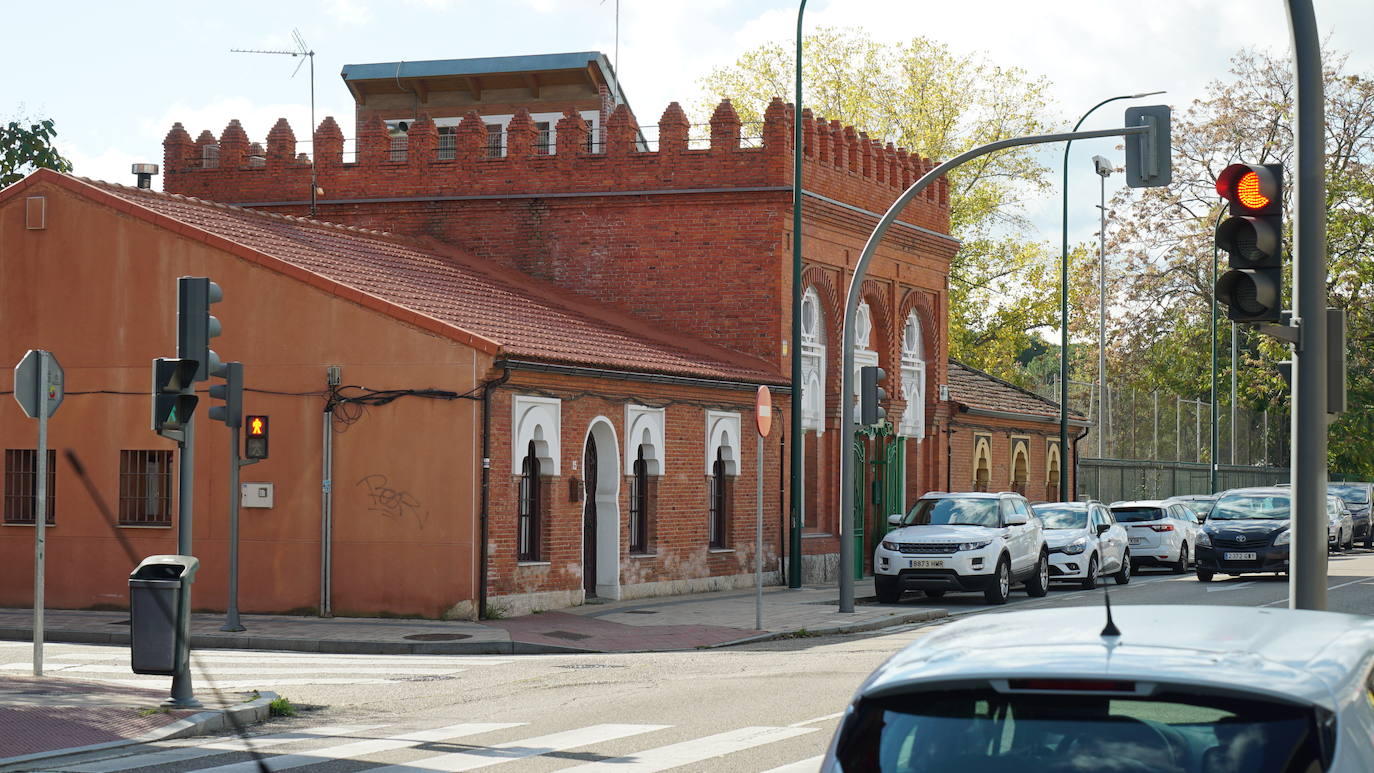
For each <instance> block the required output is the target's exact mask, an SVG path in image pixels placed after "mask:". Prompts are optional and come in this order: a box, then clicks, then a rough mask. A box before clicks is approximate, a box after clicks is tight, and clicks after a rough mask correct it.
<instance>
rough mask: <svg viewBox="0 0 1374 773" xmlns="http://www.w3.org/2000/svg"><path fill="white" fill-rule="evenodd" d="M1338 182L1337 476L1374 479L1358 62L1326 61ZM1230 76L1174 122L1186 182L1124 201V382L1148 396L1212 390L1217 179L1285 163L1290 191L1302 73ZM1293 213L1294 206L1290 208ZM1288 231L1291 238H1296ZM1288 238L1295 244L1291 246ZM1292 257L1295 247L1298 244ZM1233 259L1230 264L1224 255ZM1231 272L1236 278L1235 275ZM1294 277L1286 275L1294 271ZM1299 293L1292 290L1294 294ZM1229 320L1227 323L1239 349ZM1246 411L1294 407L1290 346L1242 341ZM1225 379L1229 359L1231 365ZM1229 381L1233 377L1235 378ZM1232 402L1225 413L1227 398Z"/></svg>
mask: <svg viewBox="0 0 1374 773" xmlns="http://www.w3.org/2000/svg"><path fill="white" fill-rule="evenodd" d="M1323 58H1324V61H1325V65H1326V77H1325V80H1326V89H1325V92H1326V138H1327V141H1326V166H1327V168H1326V174H1327V261H1328V271H1329V276H1328V292H1329V298H1330V302H1331V304H1332V305H1334V306H1340V307H1343V308H1345V309H1346V311H1347V314H1348V315H1349V326H1350V327H1349V331H1350V332H1349V343H1350V346H1349V348H1348V352H1349V356H1350V368H1349V381H1348V382H1347V383H1348V386H1349V396H1350V411H1349V412H1348V413H1346V414H1345V415H1344V416H1343V417H1341V419H1340V420H1339V421H1337V422H1336V423H1334V424H1333V425H1332V426H1331V434H1330V461H1331V465H1332V469H1333V470H1334V471H1339V472H1344V473H1348V474H1352V475H1361V476H1366V479H1369V477H1370V476H1374V445H1372V444H1371V438H1372V437H1374V350H1372V347H1371V346H1370V344H1371V343H1374V262H1371V261H1370V259H1369V251H1370V245H1371V244H1374V77H1372V76H1371V74H1367V73H1366V74H1350V73H1347V72H1346V71H1345V68H1346V57H1345V56H1342V55H1340V54H1333V53H1331V52H1327V53H1325V55H1324V57H1323ZM1231 76H1232V77H1231V78H1229V79H1227V80H1225V81H1217V82H1214V83H1212V84H1211V85H1210V86H1209V87H1208V93H1207V96H1206V98H1204V99H1202V100H1198V101H1196V102H1194V103H1193V104H1192V105H1191V106H1189V107H1188V108H1186V109H1185V110H1183V111H1182V112H1180V113H1176V114H1175V116H1174V125H1173V142H1174V182H1173V185H1172V186H1170V187H1168V188H1150V189H1144V190H1143V192H1125V193H1123V194H1121V195H1120V196H1118V197H1117V198H1116V200H1115V201H1113V203H1112V206H1113V211H1112V214H1111V216H1110V218H1111V222H1114V223H1116V227H1115V229H1114V233H1112V234H1111V235H1110V237H1109V238H1110V239H1111V248H1110V249H1111V253H1109V254H1115V255H1117V256H1118V260H1119V261H1123V262H1124V263H1125V264H1126V265H1125V270H1124V271H1122V270H1121V266H1120V263H1118V269H1117V272H1116V274H1117V276H1118V277H1120V276H1123V275H1125V276H1129V277H1130V284H1124V283H1121V282H1120V281H1118V283H1117V284H1116V285H1115V286H1114V288H1113V297H1114V300H1115V303H1114V306H1115V308H1116V309H1117V310H1118V312H1119V313H1118V314H1117V315H1116V316H1115V317H1114V318H1113V327H1114V330H1113V331H1112V333H1111V336H1110V340H1111V341H1112V342H1113V344H1112V350H1111V352H1110V356H1111V358H1112V360H1113V362H1114V365H1115V367H1114V372H1118V373H1121V372H1130V373H1132V374H1134V376H1135V380H1136V381H1137V383H1138V384H1139V385H1141V386H1143V387H1145V388H1154V387H1159V388H1164V389H1171V390H1174V391H1176V392H1178V393H1180V394H1183V395H1185V396H1191V395H1198V396H1203V395H1205V394H1206V392H1207V389H1208V382H1209V380H1210V359H1209V358H1208V357H1207V352H1208V349H1209V346H1208V344H1209V341H1208V332H1207V326H1208V309H1209V307H1210V303H1211V296H1212V277H1211V274H1212V270H1211V263H1210V262H1211V259H1212V234H1213V229H1214V225H1213V224H1214V223H1215V221H1216V217H1217V214H1218V212H1219V211H1220V210H1219V204H1220V200H1219V199H1218V197H1217V195H1216V189H1215V187H1214V181H1215V179H1216V175H1217V174H1218V173H1220V172H1221V170H1222V169H1224V168H1225V167H1226V166H1227V165H1228V164H1231V163H1234V162H1237V161H1244V162H1246V163H1252V164H1254V163H1281V164H1283V165H1284V167H1285V169H1286V170H1287V171H1288V178H1289V181H1290V184H1289V185H1288V186H1287V190H1286V194H1291V191H1292V184H1291V180H1292V156H1293V136H1292V114H1291V106H1292V96H1293V84H1292V73H1291V70H1290V66H1289V63H1288V60H1287V59H1286V58H1285V57H1283V56H1274V55H1271V54H1268V53H1263V52H1257V51H1253V50H1246V51H1242V52H1240V53H1238V54H1237V55H1236V56H1235V57H1233V59H1232V66H1231ZM1287 211H1288V213H1289V215H1290V216H1291V214H1292V207H1291V202H1290V206H1289V207H1288V208H1287ZM1291 233H1292V230H1291V222H1290V228H1288V229H1287V234H1288V235H1289V236H1291ZM1286 241H1287V239H1286ZM1286 246H1288V245H1287V244H1286ZM1221 259H1222V260H1223V261H1224V260H1225V256H1224V254H1223V255H1222V256H1221ZM1221 270H1223V271H1224V270H1225V267H1224V266H1223V267H1222V269H1221ZM1285 273H1286V272H1285ZM1287 289H1288V291H1289V292H1290V294H1291V289H1292V288H1291V287H1289V288H1287ZM1229 335H1230V330H1229V323H1228V322H1227V321H1226V319H1225V316H1224V314H1223V315H1222V319H1221V321H1220V324H1219V330H1218V338H1219V341H1218V345H1219V347H1220V348H1221V350H1222V351H1223V352H1225V351H1227V349H1228V348H1229V345H1230V341H1229ZM1242 341H1243V342H1244V343H1243V347H1242V354H1243V359H1242V362H1241V363H1240V368H1239V370H1238V379H1239V383H1240V394H1241V398H1240V403H1241V404H1242V405H1245V406H1248V407H1250V408H1253V409H1265V408H1269V409H1278V410H1279V411H1282V410H1284V407H1285V406H1286V404H1287V400H1288V397H1287V394H1288V392H1287V388H1286V387H1285V386H1284V384H1283V382H1282V381H1281V380H1280V379H1279V377H1278V375H1277V372H1276V370H1275V368H1274V366H1273V363H1274V362H1276V361H1278V360H1282V359H1286V358H1287V356H1288V355H1287V346H1286V345H1283V344H1280V343H1278V342H1275V341H1273V340H1272V339H1268V338H1264V337H1261V336H1255V335H1245V334H1243V335H1242ZM1222 367H1223V368H1225V367H1226V364H1225V357H1224V356H1223V359H1222ZM1222 378H1223V379H1226V380H1227V381H1229V373H1228V372H1225V371H1223V376H1222ZM1222 402H1223V403H1224V402H1225V399H1224V398H1223V400H1222Z"/></svg>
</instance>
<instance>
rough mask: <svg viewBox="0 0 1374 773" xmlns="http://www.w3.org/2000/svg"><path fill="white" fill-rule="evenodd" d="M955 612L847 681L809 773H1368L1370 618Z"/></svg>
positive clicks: (1217, 611) (1178, 611)
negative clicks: (838, 716) (825, 748)
mask: <svg viewBox="0 0 1374 773" xmlns="http://www.w3.org/2000/svg"><path fill="white" fill-rule="evenodd" d="M1088 611H1090V610H1088V609H1085V608H1083V607H1074V608H1067V609H1037V610H1029V611H1025V612H1008V613H1003V614H995V615H979V616H976V617H968V618H964V619H962V620H959V621H957V622H954V623H950V624H948V625H944V626H942V627H940V628H938V629H936V630H935V631H934V632H932V633H930V634H929V635H927V636H925V637H922V638H920V639H917V640H916V641H915V642H914V643H913V644H911V645H909V646H908V647H907V648H906V649H904V650H902V651H901V652H899V653H897V654H896V655H894V656H893V657H892V658H891V659H889V660H888V661H887V662H886V663H884V664H883V665H882V666H880V667H879V668H878V669H877V670H876V671H874V672H873V674H872V675H871V676H869V677H868V679H867V680H866V681H865V682H864V683H863V685H862V686H860V687H859V689H858V691H857V692H856V693H855V695H854V697H853V699H852V700H851V701H850V703H849V706H848V708H847V709H846V710H845V712H844V718H843V719H842V720H841V721H840V724H839V727H838V729H837V730H836V731H835V735H834V738H833V740H832V741H831V744H830V749H829V752H828V753H827V755H826V757H825V759H824V761H823V762H822V763H821V770H822V771H824V772H825V773H839V771H845V772H846V773H856V772H857V771H863V773H895V772H898V771H940V772H952V773H1080V772H1081V771H1094V772H1107V771H1110V772H1111V773H1147V772H1148V773H1369V771H1374V687H1372V685H1374V674H1371V671H1374V620H1371V619H1370V618H1368V617H1364V616H1360V615H1344V614H1337V613H1333V612H1311V611H1302V610H1289V609H1256V608H1248V607H1231V606H1187V605H1172V606H1164V605H1160V606H1145V605H1141V606H1119V607H1116V608H1115V609H1114V610H1113V612H1114V615H1115V618H1116V620H1115V623H1116V626H1117V630H1116V631H1106V630H1104V628H1103V622H1104V621H1105V615H1102V614H1098V615H1085V614H1084V613H1085V612H1088Z"/></svg>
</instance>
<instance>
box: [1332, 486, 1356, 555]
mask: <svg viewBox="0 0 1374 773" xmlns="http://www.w3.org/2000/svg"><path fill="white" fill-rule="evenodd" d="M1326 542H1327V546H1328V547H1329V548H1330V549H1332V550H1336V551H1340V550H1350V549H1352V548H1354V547H1355V517H1354V516H1353V515H1351V514H1350V510H1349V509H1348V508H1346V506H1345V502H1343V501H1342V500H1341V498H1340V497H1338V496H1336V495H1335V494H1327V495H1326Z"/></svg>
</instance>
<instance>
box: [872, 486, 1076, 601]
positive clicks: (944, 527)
mask: <svg viewBox="0 0 1374 773" xmlns="http://www.w3.org/2000/svg"><path fill="white" fill-rule="evenodd" d="M888 523H889V524H890V525H891V526H893V527H895V528H894V529H893V530H892V531H890V532H888V533H887V535H886V536H885V537H883V540H882V542H881V543H880V544H879V545H878V547H877V548H876V549H875V550H874V553H873V575H874V576H873V582H874V587H875V590H876V591H877V595H878V600H879V601H880V602H882V603H884V604H893V603H896V602H897V601H898V600H899V599H900V598H901V597H902V593H903V592H904V591H908V590H920V591H924V592H925V594H926V595H927V596H929V597H931V598H940V597H941V596H943V595H944V594H945V592H946V591H951V590H953V591H982V592H983V597H984V598H985V599H986V600H987V602H988V603H989V604H1002V603H1005V602H1006V600H1007V596H1008V595H1009V594H1010V593H1011V586H1012V584H1013V583H1017V582H1023V583H1025V586H1026V592H1027V593H1029V594H1030V595H1032V596H1043V595H1045V593H1046V592H1047V591H1048V589H1049V575H1050V570H1049V550H1048V549H1047V548H1046V546H1045V537H1044V534H1043V533H1042V532H1041V529H1040V520H1039V519H1038V518H1036V517H1035V516H1034V515H1033V514H1032V513H1031V510H1030V505H1029V504H1028V503H1027V502H1026V498H1025V497H1023V496H1021V495H1020V494H1015V493H1012V492H1002V493H997V494H993V493H978V492H974V493H966V494H947V493H930V494H926V495H925V496H923V497H921V498H920V499H918V500H916V504H914V505H912V507H911V510H910V511H908V512H907V514H906V515H901V514H900V513H894V514H893V515H891V516H889V517H888Z"/></svg>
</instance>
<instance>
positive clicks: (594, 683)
mask: <svg viewBox="0 0 1374 773" xmlns="http://www.w3.org/2000/svg"><path fill="white" fill-rule="evenodd" d="M1108 582H1109V585H1108V591H1109V592H1110V593H1111V598H1112V602H1113V603H1114V604H1224V605H1242V606H1282V605H1285V604H1286V603H1287V601H1286V598H1287V595H1288V584H1287V580H1286V578H1275V577H1264V576H1261V577H1250V578H1236V579H1221V580H1217V581H1214V582H1212V583H1205V584H1204V583H1201V582H1198V581H1197V579H1196V578H1195V577H1193V576H1192V575H1191V574H1188V575H1172V574H1169V573H1167V572H1165V571H1150V570H1146V571H1145V572H1144V573H1142V574H1141V575H1139V576H1137V577H1136V578H1135V579H1133V580H1132V582H1131V583H1130V584H1129V585H1126V586H1118V585H1115V584H1114V583H1111V582H1110V581H1108ZM1372 585H1374V552H1365V551H1358V552H1355V553H1352V554H1349V555H1337V556H1333V557H1332V559H1331V564H1330V579H1329V582H1328V586H1329V587H1330V592H1329V593H1330V602H1331V609H1333V610H1335V611H1342V612H1354V613H1359V614H1370V615H1374V589H1372V588H1371V586H1372ZM1102 596H1103V591H1102V590H1101V589H1098V590H1095V591H1083V590H1078V589H1075V588H1063V589H1061V588H1059V587H1056V588H1055V589H1052V590H1051V592H1050V594H1049V596H1047V597H1045V598H1042V599H1033V598H1029V597H1027V596H1026V595H1025V593H1024V592H1023V591H1019V590H1018V591H1016V592H1014V594H1013V597H1012V601H1011V602H1010V603H1008V604H1007V605H1005V606H1001V607H996V608H989V607H988V606H986V605H984V604H983V603H982V596H981V594H949V595H947V596H945V598H943V599H941V600H940V601H939V604H938V605H939V606H941V607H945V608H948V609H949V610H950V611H951V613H953V614H954V615H956V616H962V615H969V614H989V613H992V614H995V613H996V612H999V611H1010V610H1015V609H1028V608H1038V607H1047V606H1084V607H1093V606H1099V605H1101V603H1102ZM900 603H901V605H903V606H921V605H928V604H930V602H929V601H928V600H926V599H924V598H921V597H919V596H916V595H912V594H909V595H908V597H907V598H906V599H905V600H904V601H902V602H900ZM1085 614H1087V615H1089V617H1088V618H1086V619H1085V620H1086V621H1090V624H1093V625H1096V624H1097V621H1096V619H1094V618H1093V617H1092V614H1093V613H1092V612H1091V611H1090V610H1085ZM934 628H935V626H934V625H930V624H926V625H921V626H910V627H907V628H901V629H890V630H887V631H882V632H877V633H873V634H865V635H849V636H835V637H814V638H800V639H792V640H785V641H774V642H765V643H759V644H754V645H747V646H741V647H733V648H727V649H720V650H709V651H707V650H703V651H692V652H671V653H642V654H616V655H576V656H572V655H542V656H525V657H453V658H444V657H413V656H370V657H362V656H325V655H306V654H289V655H288V654H276V653H272V654H264V653H248V652H244V653H235V652H226V651H216V652H208V653H207V652H202V653H200V657H201V664H200V669H201V670H202V672H203V673H204V675H205V677H206V680H209V679H214V678H215V677H216V676H218V677H219V678H222V679H225V680H229V679H242V678H243V675H244V674H245V673H252V671H253V670H254V667H255V666H256V667H257V668H263V667H265V666H269V665H270V669H269V671H270V672H271V673H270V674H264V675H263V677H262V689H273V684H272V679H273V676H272V675H271V674H279V673H290V674H291V675H292V684H291V686H290V687H288V688H283V689H281V692H282V693H283V694H284V695H286V696H287V697H289V698H290V699H291V700H292V701H293V702H294V703H296V704H298V705H301V706H303V708H304V710H303V711H302V713H301V714H300V715H299V716H297V717H294V718H289V719H288V718H283V719H277V720H274V721H271V722H269V723H267V724H265V725H262V726H260V727H257V728H254V730H253V733H254V735H255V737H256V739H257V741H256V743H258V744H262V745H263V749H262V751H263V753H264V754H265V755H266V757H267V763H268V765H269V768H270V769H273V770H284V769H299V770H307V771H312V772H313V771H318V772H319V773H326V772H328V773H333V772H334V771H339V772H340V773H342V772H344V771H364V770H375V769H384V768H387V766H392V767H391V768H390V769H392V770H470V769H474V768H477V767H482V768H486V767H497V768H499V769H501V770H511V771H516V770H518V771H555V770H558V771H562V770H576V771H582V772H583V773H589V772H591V771H612V770H614V771H640V772H641V773H642V772H643V771H655V770H675V771H751V772H757V771H768V772H769V773H800V772H801V771H805V770H815V769H816V766H817V763H818V757H819V755H821V754H822V753H823V752H824V750H825V747H826V745H827V744H828V742H829V739H830V736H831V734H832V733H833V731H834V727H835V723H836V721H837V719H838V712H840V711H841V710H842V709H843V707H844V705H845V703H846V701H847V700H848V698H849V696H850V694H851V693H852V691H853V690H854V688H855V687H856V686H857V685H858V684H859V683H860V682H861V681H862V680H863V678H864V677H865V676H866V675H867V674H868V673H869V672H870V671H871V670H872V669H873V668H875V667H876V666H878V665H879V664H880V663H881V662H882V661H883V660H885V659H886V658H887V657H888V656H889V655H891V654H892V653H893V652H895V651H897V650H898V649H900V648H902V647H903V646H905V645H906V644H908V643H910V642H912V641H913V640H915V639H916V638H918V637H920V636H923V635H925V634H926V633H928V632H929V631H931V630H933V629H934ZM56 656H57V657H55V658H54V659H55V660H58V661H62V662H67V663H71V664H73V666H74V667H79V666H80V665H82V664H84V665H85V668H83V669H82V670H80V671H77V672H74V673H73V676H77V675H78V674H79V676H80V678H87V679H89V678H105V675H104V674H103V673H102V672H101V670H100V666H99V664H100V663H105V662H108V663H110V664H111V665H110V668H111V669H115V668H117V667H116V666H115V665H114V664H115V663H116V662H122V661H123V658H124V657H125V651H124V650H122V649H118V648H107V647H79V646H73V645H64V649H63V650H61V652H58V653H56ZM122 676H126V674H118V673H117V672H112V673H111V675H110V676H109V678H111V679H115V678H118V677H122ZM206 680H202V681H200V682H198V684H199V685H200V689H202V690H203V689H205V688H206V686H207V685H206ZM291 732H295V733H300V734H302V735H298V736H294V737H293V736H282V735H281V734H282V733H291ZM215 743H216V741H215V740H211V741H208V742H207V741H206V740H205V739H194V740H188V741H182V742H168V743H161V744H156V745H153V746H151V747H144V748H141V749H138V750H136V751H135V752H133V753H129V752H125V753H122V754H118V755H116V754H106V755H103V756H101V755H96V756H94V757H90V758H86V759H83V760H79V761H69V762H64V763H63V764H61V765H57V766H53V767H51V768H50V769H52V770H61V771H69V772H70V773H119V772H120V771H145V772H151V771H158V772H159V773H181V772H182V771H192V770H208V769H215V770H221V771H244V773H251V771H252V770H253V768H252V766H251V765H245V764H244V763H247V762H249V756H248V755H247V754H246V753H245V752H244V751H242V750H241V747H235V746H234V743H235V742H234V741H233V739H219V740H218V743H222V744H227V746H226V747H224V748H215V747H214V746H213V744H215ZM207 744H210V745H209V746H207Z"/></svg>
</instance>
